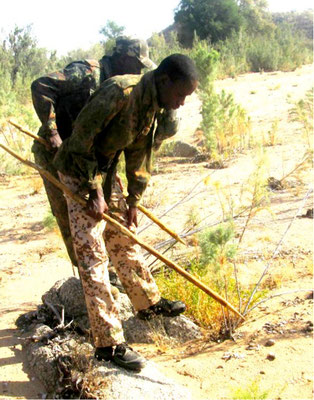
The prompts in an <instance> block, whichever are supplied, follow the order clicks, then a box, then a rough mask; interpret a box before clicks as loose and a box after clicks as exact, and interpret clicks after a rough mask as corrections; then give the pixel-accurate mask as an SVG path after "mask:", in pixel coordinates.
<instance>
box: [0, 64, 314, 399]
mask: <svg viewBox="0 0 314 400" xmlns="http://www.w3.org/2000/svg"><path fill="white" fill-rule="evenodd" d="M312 76H313V70H312V68H311V67H310V66H305V67H303V68H301V69H299V70H297V71H295V72H291V73H280V72H278V73H272V74H249V75H243V76H240V77H238V78H237V79H227V80H224V81H221V82H219V83H217V87H218V88H225V89H226V90H227V91H231V92H233V93H234V95H235V97H236V99H237V101H238V102H240V103H241V104H242V105H243V107H244V108H245V109H246V110H247V111H248V114H250V115H251V118H252V124H253V127H252V130H253V132H256V134H261V133H263V132H264V133H265V134H267V132H268V131H269V129H271V127H272V124H273V122H274V121H278V133H277V135H278V142H279V143H280V144H277V145H276V146H272V147H268V148H267V157H266V158H267V163H268V171H269V175H270V176H274V177H276V178H277V179H280V178H281V177H282V176H283V175H284V174H285V173H286V172H287V171H290V170H291V169H292V168H293V167H294V166H295V165H296V164H297V163H298V161H299V160H300V158H301V157H302V155H303V153H304V149H305V144H304V141H303V140H302V138H301V135H300V133H298V132H299V128H300V127H299V126H298V125H297V124H292V123H290V122H288V110H289V108H290V107H291V104H289V102H288V101H287V100H288V99H287V96H288V95H290V98H291V100H292V101H297V100H300V99H301V98H303V97H304V94H305V92H306V91H307V90H309V89H310V88H311V87H312V86H313V81H312ZM289 101H290V100H289ZM198 107H199V103H197V101H195V99H194V101H190V102H188V104H187V108H186V110H185V111H186V115H187V116H188V120H189V121H191V120H193V124H190V125H189V124H187V123H185V122H184V124H183V128H182V130H181V132H180V135H179V137H180V138H182V139H186V138H187V137H189V140H190V141H191V142H193V137H191V132H193V131H194V129H195V128H196V127H197V125H198V123H199V117H198V115H197V110H198ZM193 116H196V118H194V119H193V118H192V117H193ZM255 167H256V153H254V152H248V153H246V154H243V155H241V156H240V157H239V158H238V159H236V160H233V161H232V162H231V163H230V164H229V166H228V168H226V169H223V170H217V171H215V172H214V173H213V171H210V170H208V169H207V168H206V163H203V164H184V163H181V161H180V160H177V159H176V160H174V159H167V160H160V161H158V165H157V169H158V172H159V174H156V175H154V176H153V178H152V181H151V183H150V186H149V188H148V190H147V193H146V196H145V203H146V204H147V205H149V206H150V207H156V208H155V212H156V213H157V214H159V213H160V212H161V211H162V210H164V209H165V208H166V207H167V206H169V205H170V204H173V203H174V202H175V201H177V199H179V198H182V196H183V195H184V194H185V193H187V191H188V190H189V189H191V188H192V187H193V186H194V185H195V183H196V182H198V181H199V180H200V179H201V177H204V176H206V175H208V174H209V173H211V174H212V173H213V175H211V182H212V183H213V182H219V183H220V186H221V187H222V188H223V189H224V190H225V191H227V192H228V191H230V193H231V191H232V195H233V198H234V200H235V202H236V201H237V200H238V199H239V198H240V197H239V196H240V192H241V188H242V186H243V182H244V181H245V180H246V179H247V178H248V176H249V175H250V173H251V172H252V171H253V170H254V168H255ZM0 179H1V181H0V182H1V192H0V233H1V242H0V299H1V306H0V314H1V319H0V332H1V336H0V341H1V346H0V353H1V356H0V357H1V358H0V377H1V378H0V379H1V381H0V396H2V398H3V397H5V398H28V399H31V398H41V396H42V394H43V393H44V392H45V391H44V388H43V387H42V386H41V384H40V383H39V382H37V381H36V379H34V378H33V377H32V374H31V372H30V371H28V370H27V367H26V360H25V357H24V355H23V352H22V351H21V344H20V340H19V339H18V332H17V330H16V327H15V320H16V318H17V317H18V316H19V315H20V314H22V313H24V312H25V311H28V310H31V309H34V308H35V307H36V305H37V304H39V303H40V302H41V295H42V294H43V293H44V292H45V291H46V290H48V289H49V288H50V287H51V286H52V285H53V284H54V283H55V281H57V280H59V279H61V278H63V277H67V276H71V275H73V271H72V267H71V265H70V263H69V262H68V260H67V258H66V255H65V251H64V247H63V243H62V241H61V239H60V237H59V236H58V235H57V234H56V233H55V232H49V231H48V230H47V229H46V228H45V227H44V225H43V220H44V217H45V215H46V210H47V207H48V206H47V203H46V198H45V194H44V190H43V188H42V187H41V185H40V179H39V178H38V177H36V176H29V177H23V178H20V177H17V178H12V179H11V178H10V179H9V178H6V177H1V178H0ZM311 182H312V171H308V172H307V173H306V174H303V175H302V182H301V181H300V183H299V185H298V186H297V187H295V188H291V189H287V190H283V191H281V192H278V193H275V192H274V193H271V195H270V200H271V203H270V209H271V213H270V212H267V211H265V212H263V213H261V214H259V215H258V216H257V217H256V218H255V219H254V221H252V222H253V223H252V225H251V226H250V229H249V233H248V234H247V236H246V237H245V240H244V242H243V247H242V251H243V253H244V254H245V256H246V260H245V262H244V263H243V265H241V266H240V267H239V268H240V274H241V277H242V279H243V280H244V281H250V282H252V281H253V282H254V281H256V279H257V277H258V276H260V273H261V271H262V270H263V269H264V267H265V259H264V258H263V257H264V256H263V255H264V254H265V253H268V254H271V252H272V251H273V250H274V248H275V246H276V244H277V243H278V241H279V240H280V238H281V237H282V235H283V233H284V232H285V230H286V229H287V226H288V224H289V223H290V221H291V220H292V219H293V217H294V216H295V215H296V213H297V212H298V209H299V207H300V205H301V204H302V199H303V197H304V195H305V193H306V191H307V188H308V186H309V185H310V184H311ZM197 191H202V193H200V194H199V195H198V196H196V197H195V198H193V199H192V200H191V201H189V202H188V203H183V204H182V205H180V206H179V207H177V208H176V209H175V210H174V211H173V212H172V213H171V215H170V216H167V217H165V218H164V221H165V222H167V223H169V224H170V225H171V226H172V227H173V228H174V229H176V230H177V231H179V232H180V231H181V229H182V227H183V225H184V223H185V222H186V215H187V214H188V212H189V210H191V209H192V208H193V207H194V208H195V207H197V209H198V212H199V213H200V215H201V216H202V217H203V218H204V217H205V216H206V217H207V220H206V221H208V223H210V222H215V221H217V220H219V218H221V213H222V209H221V204H220V203H219V200H218V198H217V193H216V192H215V185H214V184H212V185H207V186H206V185H203V184H201V185H200V186H199V187H198V188H197ZM156 193H157V196H156ZM312 201H313V199H312V197H310V198H309V199H308V200H307V202H306V204H305V205H304V207H303V208H302V209H301V210H300V213H301V214H304V213H305V211H306V209H307V208H310V207H311V206H312ZM142 223H143V224H145V223H146V221H145V220H144V219H143V220H142ZM156 232H157V231H156V230H155V228H149V229H147V230H146V231H145V232H144V233H143V234H142V236H143V237H146V238H147V240H149V241H150V242H155V241H156V237H157V235H156ZM162 237H163V236H162V235H161V234H160V233H159V232H158V240H160V239H161V238H162ZM312 247H313V219H309V218H296V219H295V222H294V223H293V225H292V227H291V228H290V229H289V233H288V235H287V237H286V239H285V241H284V245H283V246H282V248H281V253H280V256H279V257H278V260H277V261H276V262H275V267H276V279H275V282H276V285H277V287H274V293H276V292H279V291H280V292H286V291H289V290H294V289H300V288H304V289H308V288H311V287H312V286H313V283H312ZM278 285H279V286H278ZM306 296H308V291H305V292H298V293H291V294H289V295H286V296H283V297H276V298H274V299H273V300H271V301H269V302H267V303H264V304H263V305H261V306H260V307H259V308H257V309H256V310H255V311H254V312H253V313H252V314H250V316H249V318H248V320H247V321H246V323H245V324H244V325H243V326H242V327H241V328H240V329H239V332H237V334H238V335H237V340H236V341H235V342H232V341H227V342H223V343H220V344H215V343H213V342H210V341H202V342H194V343H190V344H188V345H186V346H182V347H179V348H174V349H172V348H169V347H167V346H165V347H163V346H160V345H159V346H139V348H141V351H142V352H143V354H145V355H146V356H147V357H148V358H150V359H151V360H152V361H154V362H156V363H157V364H158V365H159V368H160V369H161V370H162V371H163V372H165V374H166V375H167V376H169V377H172V378H173V379H174V380H176V381H178V382H179V383H181V384H183V385H186V386H188V387H189V388H190V390H191V391H192V392H193V398H194V399H230V398H240V397H239V394H238V395H235V394H234V390H236V389H239V388H241V387H242V388H246V389H247V388H248V385H250V384H253V385H255V387H257V389H256V390H258V391H259V392H258V393H262V391H265V392H267V398H273V399H277V398H278V399H279V398H281V399H287V400H288V399H310V398H313V391H312V389H313V357H312V354H313V337H312V331H311V327H313V315H312V311H313V300H312V299H307V298H306ZM311 324H312V325H311ZM312 329H313V328H312ZM269 339H273V340H274V341H275V344H274V345H273V346H272V347H266V346H265V343H266V342H267V340H269ZM269 353H274V355H275V359H274V360H273V361H270V360H268V359H267V355H268V354H269ZM235 396H238V397H235ZM242 396H243V394H242Z"/></svg>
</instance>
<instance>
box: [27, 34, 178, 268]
mask: <svg viewBox="0 0 314 400" xmlns="http://www.w3.org/2000/svg"><path fill="white" fill-rule="evenodd" d="M145 67H146V68H149V69H153V68H155V67H156V66H155V64H154V63H153V62H152V61H151V60H150V59H149V53H148V46H147V44H146V42H145V41H143V40H139V39H131V38H129V37H120V38H118V39H117V40H116V46H115V48H114V49H113V54H112V55H111V56H104V57H103V58H102V59H101V60H99V61H97V60H83V61H75V62H72V63H71V64H69V65H68V66H67V67H65V68H64V69H63V70H62V71H57V72H54V73H51V74H48V75H46V76H43V77H41V78H38V79H36V80H35V81H34V82H33V83H32V86H31V90H32V98H33V104H34V107H35V110H36V113H37V115H38V117H39V119H40V121H41V123H42V126H41V128H40V130H39V133H38V134H39V136H41V137H43V138H44V139H46V140H47V142H48V146H47V147H45V146H44V145H42V144H41V143H39V142H37V141H35V142H34V144H33V147H32V151H33V153H34V157H35V162H36V163H37V164H39V165H40V166H42V167H43V168H44V169H46V170H47V171H49V172H50V173H51V174H53V175H54V176H55V177H56V178H58V175H57V171H56V169H55V168H54V167H53V165H52V160H53V157H54V155H55V152H56V150H57V149H58V147H59V146H60V145H61V143H62V141H63V140H64V139H66V138H67V137H69V136H70V135H71V134H72V129H73V123H74V121H75V119H76V117H77V116H78V114H79V112H80V111H81V109H82V108H83V106H84V105H85V104H86V102H87V100H88V98H89V97H90V95H91V94H92V93H93V92H94V91H95V90H96V89H97V88H98V87H99V86H100V84H101V82H103V81H104V80H106V79H108V78H110V77H112V76H115V75H124V74H140V73H141V70H142V69H143V68H145ZM164 122H165V124H166V126H167V131H168V135H170V136H171V135H172V134H175V132H176V127H177V122H176V118H175V116H174V115H173V114H172V113H169V114H168V115H167V116H166V121H164ZM161 125H162V124H161ZM160 129H161V126H160ZM169 132H170V133H169ZM43 181H44V185H45V189H46V193H47V196H48V200H49V203H50V206H51V209H52V213H53V215H54V216H55V217H56V220H57V223H58V226H59V228H60V231H61V234H62V237H63V240H64V243H65V245H66V248H67V252H68V254H69V257H70V259H71V262H72V264H73V265H76V266H77V260H76V256H75V252H74V249H73V244H72V239H71V232H70V226H69V220H68V211H67V204H66V200H65V198H64V196H63V194H62V192H61V191H60V190H59V189H58V188H56V187H55V186H54V185H53V184H51V183H50V182H49V181H47V180H46V179H45V178H43Z"/></svg>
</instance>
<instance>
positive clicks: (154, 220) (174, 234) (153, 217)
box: [9, 120, 186, 246]
mask: <svg viewBox="0 0 314 400" xmlns="http://www.w3.org/2000/svg"><path fill="white" fill-rule="evenodd" d="M9 123H10V124H11V125H13V126H15V128H17V129H18V130H20V131H21V132H23V133H26V135H28V136H30V137H32V138H33V139H35V140H37V141H38V142H40V143H41V144H43V145H46V144H47V141H46V140H45V139H44V138H42V137H40V136H37V135H35V134H34V133H32V132H30V131H28V130H27V129H24V128H23V127H22V126H21V125H19V124H17V123H16V122H13V121H11V120H9ZM137 208H138V209H139V210H140V211H141V212H142V213H143V214H145V215H146V216H147V217H148V218H149V219H151V220H152V221H153V222H155V224H156V225H158V226H159V227H160V228H161V229H162V230H164V231H165V232H167V233H169V235H170V236H172V237H173V238H174V239H176V240H177V241H178V242H180V243H182V244H184V245H185V246H186V243H185V241H184V240H183V239H181V238H180V236H179V235H178V234H177V233H175V232H174V231H173V230H172V229H170V228H168V227H167V226H166V225H165V224H163V223H162V222H161V221H160V219H158V218H157V217H156V216H155V215H154V214H152V213H151V212H150V211H148V210H147V208H145V207H144V206H142V205H140V204H139V205H138V206H137Z"/></svg>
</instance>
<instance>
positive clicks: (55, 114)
mask: <svg viewBox="0 0 314 400" xmlns="http://www.w3.org/2000/svg"><path fill="white" fill-rule="evenodd" d="M111 76H112V69H111V63H110V57H103V58H102V59H101V60H100V61H97V60H83V61H75V62H72V63H71V64H69V65H67V66H66V67H65V68H64V69H63V70H60V71H57V72H53V73H51V74H48V75H45V76H43V77H41V78H38V79H36V80H35V81H34V82H33V83H32V86H31V90H32V99H33V104H34V107H35V110H36V113H37V115H38V117H39V119H40V121H41V123H42V128H41V129H40V132H39V134H40V135H41V136H43V137H44V138H48V137H49V136H50V135H51V134H53V133H54V131H55V130H57V131H58V133H59V135H60V137H61V139H62V140H63V139H65V138H67V137H69V136H70V135H71V132H72V126H73V122H74V121H75V119H76V117H77V116H78V114H79V112H80V111H81V109H82V108H83V107H84V105H85V104H86V101H87V99H88V98H89V97H90V95H91V94H92V93H93V92H94V91H95V90H96V88H98V87H99V86H100V83H101V82H102V81H104V80H105V79H108V78H110V77H111Z"/></svg>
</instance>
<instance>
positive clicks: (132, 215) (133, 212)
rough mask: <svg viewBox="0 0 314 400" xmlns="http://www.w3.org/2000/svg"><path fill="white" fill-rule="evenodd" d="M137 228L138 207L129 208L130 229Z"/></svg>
mask: <svg viewBox="0 0 314 400" xmlns="http://www.w3.org/2000/svg"><path fill="white" fill-rule="evenodd" d="M133 225H135V226H136V227H137V207H129V210H128V229H129V230H130V231H132V230H134V226H133Z"/></svg>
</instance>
